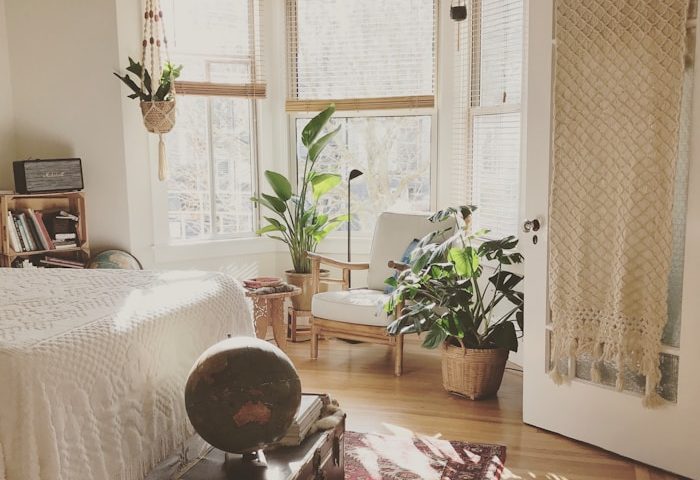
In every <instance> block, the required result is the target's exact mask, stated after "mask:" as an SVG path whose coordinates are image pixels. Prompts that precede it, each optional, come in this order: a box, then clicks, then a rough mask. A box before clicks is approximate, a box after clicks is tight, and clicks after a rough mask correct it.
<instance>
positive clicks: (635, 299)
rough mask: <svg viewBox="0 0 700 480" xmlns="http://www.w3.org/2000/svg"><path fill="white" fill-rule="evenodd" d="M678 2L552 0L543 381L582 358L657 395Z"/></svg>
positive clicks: (678, 74) (673, 145)
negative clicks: (547, 327) (640, 380)
mask: <svg viewBox="0 0 700 480" xmlns="http://www.w3.org/2000/svg"><path fill="white" fill-rule="evenodd" d="M687 11H688V0H664V1H663V2H659V1H658V0H637V1H635V2H628V1H624V2H622V1H619V0H587V1H585V2H581V1H580V0H557V2H556V23H555V25H556V60H555V86H554V133H553V171H552V184H551V195H550V228H549V232H550V236H551V238H550V286H551V293H550V307H551V312H552V327H553V330H552V351H551V354H552V358H551V360H552V365H554V368H553V369H552V371H551V376H552V378H553V379H554V381H556V382H557V383H561V382H563V381H565V380H567V379H566V378H563V376H562V374H561V373H560V372H559V371H558V369H557V367H556V366H557V365H559V364H560V363H561V362H562V361H566V360H574V361H575V359H576V357H577V356H578V355H582V354H590V355H592V356H593V360H594V363H593V367H592V371H591V377H592V379H593V381H595V382H599V381H600V376H601V373H600V368H601V365H602V363H603V362H612V363H614V364H615V365H616V367H617V372H618V378H617V384H616V386H617V389H618V390H622V388H623V372H624V371H625V369H626V368H627V369H631V370H632V371H634V372H637V373H639V374H642V375H644V376H646V392H645V396H644V405H645V406H649V407H650V406H655V405H658V404H659V403H661V402H662V400H661V398H660V397H659V396H658V395H657V393H656V391H657V386H658V383H659V380H660V377H661V374H660V370H659V354H660V351H661V338H662V332H663V328H664V325H665V324H666V322H667V318H668V314H667V291H668V288H667V287H668V276H669V269H670V260H671V245H672V226H671V221H672V206H673V193H674V174H675V163H676V157H677V154H678V138H679V117H680V104H681V93H682V85H683V70H684V54H685V45H686V41H685V37H686V16H687Z"/></svg>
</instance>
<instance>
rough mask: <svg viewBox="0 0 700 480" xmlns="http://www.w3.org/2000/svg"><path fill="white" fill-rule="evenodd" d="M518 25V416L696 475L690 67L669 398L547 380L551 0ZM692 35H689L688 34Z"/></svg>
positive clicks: (696, 176)
mask: <svg viewBox="0 0 700 480" xmlns="http://www.w3.org/2000/svg"><path fill="white" fill-rule="evenodd" d="M525 17H526V32H527V35H528V42H527V50H526V54H525V61H526V62H527V68H526V69H525V70H524V71H525V72H526V75H525V78H524V80H523V81H524V83H523V87H524V88H523V92H524V96H523V123H522V125H523V166H524V177H523V178H524V179H525V202H524V203H525V217H526V218H530V219H531V218H539V219H540V221H541V222H542V229H541V230H540V231H539V232H538V236H539V242H538V243H537V245H533V242H532V237H531V234H530V235H522V237H523V241H522V242H521V247H522V248H523V252H524V254H525V258H526V263H525V278H526V279H527V280H526V283H525V298H526V304H525V317H526V319H527V325H526V328H525V336H524V364H523V367H524V377H523V421H524V422H525V423H527V424H530V425H534V426H536V427H539V428H543V429H545V430H550V431H553V432H556V433H560V434H562V435H565V436H567V437H571V438H574V439H577V440H580V441H583V442H586V443H590V444H593V445H597V446H599V447H602V448H604V449H606V450H610V451H613V452H615V453H618V454H621V455H623V456H626V457H630V458H633V459H635V460H638V461H641V462H643V463H648V464H651V465H655V466H658V467H660V468H663V469H666V470H669V471H673V472H675V473H679V474H682V475H685V476H690V477H693V478H700V462H698V460H697V456H698V453H700V452H699V451H698V447H697V446H698V445H700V375H699V374H698V371H697V369H698V368H700V348H698V347H697V345H694V343H695V342H696V340H695V339H700V295H698V294H697V293H695V292H697V291H698V290H699V289H700V250H698V249H697V248H693V247H695V246H697V245H700V74H699V72H697V71H696V73H695V77H694V92H695V94H694V96H693V105H692V124H691V129H692V131H693V132H695V134H694V135H693V134H692V133H691V135H690V138H691V146H690V154H689V155H690V158H689V162H690V168H689V179H688V181H689V188H688V208H687V224H686V249H685V269H684V278H683V285H684V288H683V300H682V320H681V323H682V327H681V328H682V330H681V346H680V351H681V352H682V355H681V357H680V363H679V372H678V375H679V378H678V403H676V404H670V405H666V406H663V407H661V408H658V409H645V408H643V407H642V402H641V398H640V397H638V396H635V395H633V394H629V393H620V392H617V391H615V390H614V389H611V388H606V387H602V386H593V385H592V384H590V383H588V382H585V381H583V380H578V379H574V380H572V382H571V384H570V385H564V386H560V387H558V386H556V385H555V384H554V382H553V381H552V380H551V379H550V378H549V376H548V374H547V370H548V364H547V362H548V355H547V351H548V340H547V334H546V330H547V325H548V319H549V307H548V305H549V302H548V279H547V267H548V255H547V252H548V233H547V230H548V222H547V218H548V196H549V195H548V192H549V181H550V180H549V177H550V175H549V173H550V168H551V164H550V161H551V135H552V100H553V97H552V95H553V91H552V90H553V88H552V87H553V54H554V40H553V38H554V36H553V30H554V0H531V1H529V2H526V16H525ZM695 41H696V44H697V35H696V40H695Z"/></svg>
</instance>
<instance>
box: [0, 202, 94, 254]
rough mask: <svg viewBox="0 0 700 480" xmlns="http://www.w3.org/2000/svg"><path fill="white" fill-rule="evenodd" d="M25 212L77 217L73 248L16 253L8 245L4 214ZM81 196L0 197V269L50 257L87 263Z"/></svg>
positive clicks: (86, 233) (87, 247)
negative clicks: (71, 214)
mask: <svg viewBox="0 0 700 480" xmlns="http://www.w3.org/2000/svg"><path fill="white" fill-rule="evenodd" d="M28 209H32V210H35V211H41V212H53V211H58V210H65V211H67V212H70V213H73V214H75V215H77V216H78V217H79V220H78V222H77V225H76V236H77V244H78V246H77V247H73V248H64V249H60V250H58V249H57V250H34V251H31V252H17V251H15V250H14V249H13V248H12V245H11V243H10V236H9V235H10V232H9V231H8V221H9V220H8V216H7V213H8V211H10V212H24V211H27V210H28ZM85 218H86V215H85V194H84V193H82V192H65V193H44V194H35V195H21V194H3V195H0V234H1V235H2V238H1V239H0V240H1V241H0V266H2V267H11V266H14V265H15V264H16V263H17V261H18V260H19V261H22V260H24V259H29V260H31V261H32V262H35V261H36V262H38V261H39V260H40V259H41V258H43V257H45V256H47V255H50V256H52V257H58V258H64V259H67V260H73V261H79V262H83V263H87V261H88V260H89V259H90V242H89V241H88V231H87V225H86V222H85Z"/></svg>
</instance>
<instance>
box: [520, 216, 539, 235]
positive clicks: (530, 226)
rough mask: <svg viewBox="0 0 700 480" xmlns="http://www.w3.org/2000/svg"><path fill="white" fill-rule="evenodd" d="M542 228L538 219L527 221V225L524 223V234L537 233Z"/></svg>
mask: <svg viewBox="0 0 700 480" xmlns="http://www.w3.org/2000/svg"><path fill="white" fill-rule="evenodd" d="M540 226H541V225H540V221H539V220H537V219H536V218H535V219H533V220H525V223H523V232H525V233H530V232H536V231H538V230H539V229H540Z"/></svg>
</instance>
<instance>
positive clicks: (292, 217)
mask: <svg viewBox="0 0 700 480" xmlns="http://www.w3.org/2000/svg"><path fill="white" fill-rule="evenodd" d="M334 112H335V105H332V104H331V105H329V106H328V108H326V109H325V110H323V111H322V112H321V113H319V114H318V115H316V116H315V117H314V118H312V119H311V120H310V121H309V123H308V124H307V125H306V126H305V127H304V129H303V131H302V133H301V141H302V143H303V144H304V147H306V151H307V153H306V158H305V160H304V165H303V166H304V168H303V171H302V172H301V176H300V177H299V180H298V181H297V182H296V183H297V189H296V192H295V191H294V190H293V189H292V182H290V181H289V180H288V179H287V177H285V176H284V175H282V174H281V173H277V172H273V171H270V170H267V171H265V178H266V180H267V182H268V184H269V185H270V187H271V188H272V191H273V192H274V194H266V193H263V194H261V195H260V196H257V197H253V198H252V201H253V202H255V203H257V204H259V205H262V206H263V207H265V208H266V209H267V210H269V211H270V213H271V214H272V216H265V217H264V218H265V220H266V221H267V223H268V224H267V225H266V226H264V227H262V228H261V229H260V230H258V232H257V233H258V234H259V235H267V236H268V237H270V238H273V239H275V240H279V241H280V242H283V243H284V244H286V245H287V248H288V249H289V254H290V256H291V260H292V265H293V266H294V270H292V271H288V272H287V280H288V282H289V283H292V284H295V285H297V286H299V287H301V288H302V290H304V292H303V293H302V295H300V296H297V297H293V298H292V300H293V301H294V307H295V308H297V309H298V310H310V301H311V299H310V297H311V293H312V292H310V288H311V287H310V284H311V261H310V260H309V258H308V256H307V253H308V252H315V251H316V248H317V247H318V245H319V243H320V242H321V240H323V239H324V238H325V237H326V236H327V235H328V234H329V233H331V232H332V231H333V230H335V229H337V228H338V227H339V226H340V225H342V224H343V223H344V222H346V221H348V216H347V215H338V216H330V215H329V214H328V213H324V212H323V211H322V209H321V207H320V200H321V198H322V197H323V196H324V195H326V194H327V193H328V192H330V191H331V190H332V189H333V188H335V187H336V186H337V185H338V184H339V183H340V182H341V180H342V179H341V177H340V175H338V174H336V173H328V172H319V171H318V169H317V162H318V159H319V157H320V156H321V153H322V152H323V150H324V149H325V148H326V146H327V145H328V144H329V142H330V141H331V140H332V139H333V137H334V136H335V135H336V134H337V133H338V131H339V130H340V127H338V128H336V129H334V130H331V131H325V130H324V129H325V127H326V125H327V124H328V121H329V120H330V118H331V116H332V115H333V113H334Z"/></svg>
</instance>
